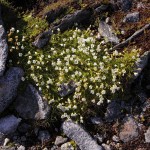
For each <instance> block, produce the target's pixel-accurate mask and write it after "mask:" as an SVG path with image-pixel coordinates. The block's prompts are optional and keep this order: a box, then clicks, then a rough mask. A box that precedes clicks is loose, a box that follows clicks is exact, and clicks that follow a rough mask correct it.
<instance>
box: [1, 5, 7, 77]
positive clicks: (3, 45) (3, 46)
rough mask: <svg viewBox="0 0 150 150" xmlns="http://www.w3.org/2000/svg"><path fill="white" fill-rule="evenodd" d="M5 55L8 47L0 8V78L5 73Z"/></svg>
mask: <svg viewBox="0 0 150 150" xmlns="http://www.w3.org/2000/svg"><path fill="white" fill-rule="evenodd" d="M7 54H8V45H7V42H6V33H5V29H4V27H3V21H2V18H1V7H0V76H2V75H3V73H4V71H5V64H6V59H7Z"/></svg>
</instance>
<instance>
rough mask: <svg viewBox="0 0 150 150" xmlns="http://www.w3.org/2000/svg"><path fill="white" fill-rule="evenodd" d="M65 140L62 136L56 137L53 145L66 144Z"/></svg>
mask: <svg viewBox="0 0 150 150" xmlns="http://www.w3.org/2000/svg"><path fill="white" fill-rule="evenodd" d="M67 140H68V139H67V138H64V137H62V136H57V137H56V139H55V143H54V144H55V145H61V144H64V143H66V142H67Z"/></svg>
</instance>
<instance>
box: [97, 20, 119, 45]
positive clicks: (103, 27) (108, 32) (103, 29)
mask: <svg viewBox="0 0 150 150" xmlns="http://www.w3.org/2000/svg"><path fill="white" fill-rule="evenodd" d="M98 31H99V33H100V35H101V36H103V37H104V38H106V39H107V40H108V41H109V42H112V43H115V44H118V43H119V39H118V38H117V36H116V35H115V34H114V33H113V31H112V27H111V26H110V25H108V24H106V22H104V21H100V24H99V28H98Z"/></svg>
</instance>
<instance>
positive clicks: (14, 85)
mask: <svg viewBox="0 0 150 150" xmlns="http://www.w3.org/2000/svg"><path fill="white" fill-rule="evenodd" d="M0 3H2V1H0ZM2 4H3V3H2ZM53 4H55V5H53ZM13 5H15V7H21V6H22V5H21V4H20V3H19V2H18V1H16V2H14V3H13ZM47 5H49V8H48V9H44V8H45V7H46V6H47ZM23 6H24V7H23V8H22V7H21V8H20V9H18V10H19V11H25V10H27V9H28V11H31V10H32V9H34V11H33V16H38V17H40V18H44V17H46V20H47V22H48V23H49V29H48V30H46V31H43V32H41V33H40V34H39V35H37V36H36V37H34V41H33V43H32V44H33V45H34V46H35V47H37V48H43V47H44V46H45V45H46V44H47V42H48V41H49V38H50V36H51V33H52V30H53V32H54V33H56V34H57V28H60V30H61V31H65V30H68V29H70V28H72V27H73V25H74V24H75V23H78V24H79V25H82V26H84V27H85V26H87V25H89V24H92V23H93V22H95V20H96V19H97V18H99V19H98V21H96V22H97V23H94V25H93V26H92V28H93V29H96V30H97V28H98V36H99V35H100V36H102V37H105V38H107V40H108V41H110V42H112V43H113V49H117V50H118V51H121V50H122V48H125V47H126V48H127V47H128V48H133V47H135V46H136V47H138V48H140V49H141V52H140V53H141V61H140V63H139V64H137V70H135V72H136V77H135V78H134V81H133V83H132V85H131V90H132V92H131V95H132V96H130V98H129V99H128V100H127V101H123V100H114V101H111V102H110V103H109V104H106V105H104V106H101V107H100V108H98V111H99V113H98V115H96V116H94V117H93V116H92V117H88V118H87V119H86V121H85V123H84V124H82V125H79V124H76V123H74V122H73V121H64V122H63V121H62V120H58V119H57V120H50V118H49V116H52V115H53V114H51V110H52V109H53V108H51V106H50V105H48V104H47V102H46V101H44V99H43V98H42V96H41V95H40V94H39V91H38V90H37V89H36V88H35V87H34V86H33V85H32V84H29V85H28V86H27V87H26V89H25V91H24V92H23V93H22V94H20V93H19V92H18V89H19V85H20V83H21V79H22V77H23V75H24V71H23V69H21V68H19V67H11V68H8V67H7V66H8V65H7V59H8V57H9V56H8V42H7V37H6V31H5V29H6V28H8V26H10V27H11V26H13V25H14V22H11V20H10V19H14V18H9V17H8V18H6V16H5V15H7V13H6V14H5V9H4V6H3V5H2V6H1V8H0V11H2V13H1V15H0V146H1V147H0V149H1V150H16V149H17V150H74V149H76V150H80V149H81V150H103V149H104V150H127V149H128V150H149V149H150V57H149V55H150V54H149V48H150V2H149V1H148V0H141V1H140V0H110V2H109V3H107V2H104V1H93V0H83V1H81V2H80V5H79V3H78V1H71V0H70V1H69V0H68V1H67V0H66V1H65V0H63V1H62V2H60V1H59V0H56V1H51V2H48V1H46V2H43V1H39V3H34V1H32V4H31V3H29V2H28V1H26V3H25V4H24V5H23ZM52 6H53V10H52V9H51V7H52ZM67 7H70V8H71V10H70V11H71V13H70V12H67V11H66V9H67ZM77 10H78V11H77ZM8 11H10V10H8ZM102 14H103V15H102ZM57 18H58V20H57V21H56V19H57ZM7 19H9V21H8V20H7ZM114 31H115V34H114ZM113 49H112V50H113ZM139 68H140V69H139ZM50 114H51V115H50ZM100 114H101V115H100ZM58 118H59V116H58Z"/></svg>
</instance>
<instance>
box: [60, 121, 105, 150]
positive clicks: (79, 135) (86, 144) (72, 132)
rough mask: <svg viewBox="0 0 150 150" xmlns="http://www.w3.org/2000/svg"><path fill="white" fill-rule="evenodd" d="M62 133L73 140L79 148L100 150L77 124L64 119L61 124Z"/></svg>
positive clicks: (82, 149)
mask: <svg viewBox="0 0 150 150" xmlns="http://www.w3.org/2000/svg"><path fill="white" fill-rule="evenodd" d="M62 129H63V132H64V134H66V135H67V136H68V137H69V138H71V139H72V140H74V141H75V142H76V144H77V145H78V146H79V148H80V149H81V150H102V147H101V146H99V145H98V144H97V143H96V141H95V140H93V139H92V138H91V136H90V135H89V134H88V133H87V132H86V131H85V130H84V129H83V128H82V127H81V126H80V125H78V124H75V123H74V122H72V121H71V120H70V121H65V122H64V123H63V124H62Z"/></svg>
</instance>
